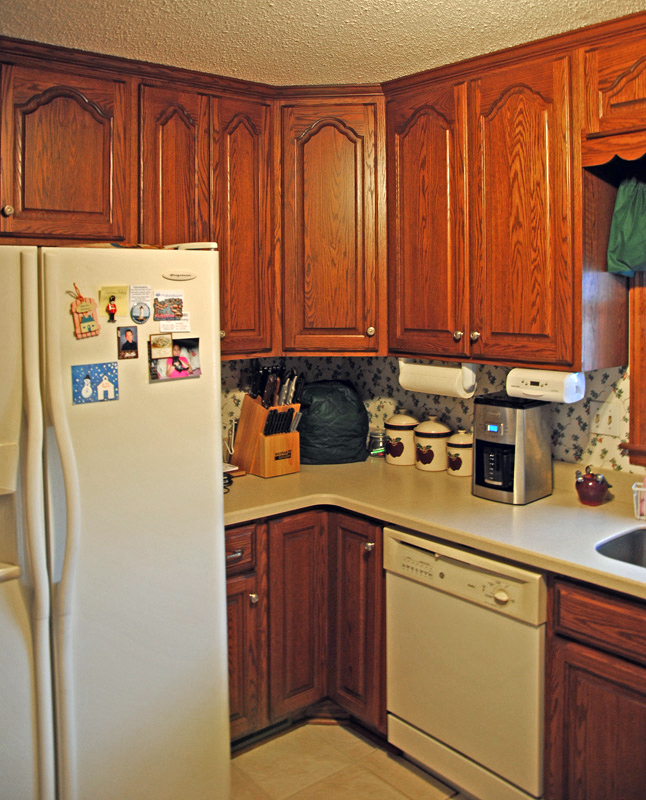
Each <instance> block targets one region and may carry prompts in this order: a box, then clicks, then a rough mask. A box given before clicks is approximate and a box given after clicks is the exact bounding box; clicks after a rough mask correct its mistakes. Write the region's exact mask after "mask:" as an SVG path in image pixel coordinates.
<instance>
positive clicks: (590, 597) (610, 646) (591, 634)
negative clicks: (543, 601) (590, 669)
mask: <svg viewBox="0 0 646 800" xmlns="http://www.w3.org/2000/svg"><path fill="white" fill-rule="evenodd" d="M553 611H554V630H555V632H556V633H560V634H563V635H565V636H569V637H571V638H573V639H578V640H579V641H581V642H586V643H588V644H591V645H594V646H595V647H598V648H600V649H602V650H606V651H609V652H611V653H616V654H617V655H621V656H625V657H627V658H631V659H633V660H634V661H638V662H639V663H641V664H646V605H642V604H641V603H639V602H634V601H631V600H627V599H623V598H619V597H615V596H613V595H607V594H605V593H603V592H597V591H595V590H593V589H585V588H582V587H580V586H573V585H571V584H568V583H564V582H561V581H557V582H556V583H555V586H554V607H553Z"/></svg>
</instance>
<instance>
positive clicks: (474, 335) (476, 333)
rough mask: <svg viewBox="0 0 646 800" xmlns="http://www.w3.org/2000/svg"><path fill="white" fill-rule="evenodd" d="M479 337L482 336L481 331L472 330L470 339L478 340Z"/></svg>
mask: <svg viewBox="0 0 646 800" xmlns="http://www.w3.org/2000/svg"><path fill="white" fill-rule="evenodd" d="M479 338H480V331H471V333H470V334H469V339H471V341H472V342H477V341H478V339H479Z"/></svg>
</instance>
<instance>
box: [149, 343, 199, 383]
mask: <svg viewBox="0 0 646 800" xmlns="http://www.w3.org/2000/svg"><path fill="white" fill-rule="evenodd" d="M151 339H152V337H151ZM201 374H202V370H201V367H200V340H199V339H196V338H190V339H175V338H174V339H173V341H172V346H171V352H170V355H167V356H165V357H163V358H156V357H155V356H154V355H153V349H152V347H151V348H150V380H151V381H169V380H178V379H182V378H199V377H200V375H201Z"/></svg>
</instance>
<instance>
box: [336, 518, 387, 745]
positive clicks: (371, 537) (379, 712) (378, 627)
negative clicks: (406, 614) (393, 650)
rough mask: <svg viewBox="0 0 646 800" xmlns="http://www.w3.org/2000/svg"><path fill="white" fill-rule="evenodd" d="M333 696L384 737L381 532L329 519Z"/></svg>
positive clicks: (365, 525) (361, 524) (364, 522)
mask: <svg viewBox="0 0 646 800" xmlns="http://www.w3.org/2000/svg"><path fill="white" fill-rule="evenodd" d="M329 537H330V638H329V643H330V652H329V668H330V673H329V674H330V678H329V680H330V697H331V698H332V699H333V700H335V701H336V702H337V703H338V704H339V705H340V706H341V707H342V708H344V709H345V710H346V711H348V712H349V713H350V714H352V716H354V717H357V718H358V719H360V720H361V721H362V722H363V723H365V724H367V725H370V726H371V727H373V728H375V729H377V730H379V731H380V732H382V733H383V734H385V733H386V718H385V717H386V694H385V677H386V675H385V653H386V650H385V639H386V637H385V614H384V602H385V598H384V589H385V587H384V576H383V568H382V561H383V553H382V535H381V527H380V526H378V525H375V524H374V523H372V522H369V521H367V520H364V519H361V518H359V517H353V516H350V515H348V514H341V513H333V514H330V518H329Z"/></svg>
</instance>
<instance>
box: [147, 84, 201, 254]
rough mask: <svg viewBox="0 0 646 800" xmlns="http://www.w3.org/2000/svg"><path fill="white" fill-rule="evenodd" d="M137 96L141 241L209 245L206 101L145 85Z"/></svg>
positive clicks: (169, 89)
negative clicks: (138, 100) (206, 242)
mask: <svg viewBox="0 0 646 800" xmlns="http://www.w3.org/2000/svg"><path fill="white" fill-rule="evenodd" d="M139 91H140V103H139V115H140V163H141V203H140V214H141V226H140V228H141V241H142V242H144V243H145V244H157V245H164V244H177V243H179V242H204V241H209V239H210V228H209V223H210V220H209V197H210V141H209V138H210V98H209V97H208V96H207V95H204V94H200V93H198V92H192V91H188V90H180V89H173V88H167V87H159V86H148V85H145V84H144V85H142V86H140V87H139Z"/></svg>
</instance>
